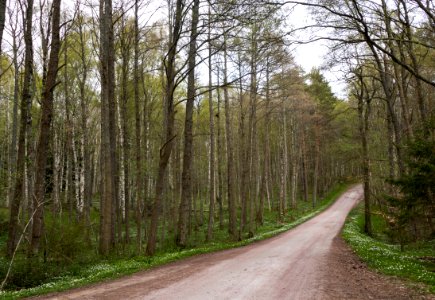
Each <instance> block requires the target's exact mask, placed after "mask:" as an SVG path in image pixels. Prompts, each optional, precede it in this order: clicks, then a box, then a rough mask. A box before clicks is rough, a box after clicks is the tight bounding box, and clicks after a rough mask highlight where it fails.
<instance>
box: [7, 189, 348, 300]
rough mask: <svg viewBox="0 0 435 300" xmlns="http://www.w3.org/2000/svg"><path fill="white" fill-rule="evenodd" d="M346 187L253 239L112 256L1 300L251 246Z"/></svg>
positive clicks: (269, 221)
mask: <svg viewBox="0 0 435 300" xmlns="http://www.w3.org/2000/svg"><path fill="white" fill-rule="evenodd" d="M347 188H348V185H347V184H341V185H338V186H337V187H336V188H334V189H333V190H332V191H331V192H330V193H329V194H328V195H327V196H326V197H325V198H324V199H322V200H321V201H320V202H319V203H318V205H317V207H315V208H312V207H311V206H310V204H308V203H300V205H299V207H298V210H297V211H295V212H290V213H289V214H288V215H287V216H286V218H284V222H282V223H277V222H276V217H273V214H269V215H267V218H265V222H264V225H263V226H261V227H258V228H257V231H256V235H255V236H254V237H253V238H250V239H245V240H242V241H239V242H234V241H229V240H228V239H227V238H225V239H221V238H219V237H220V236H223V234H222V232H216V234H215V238H216V240H217V241H215V242H209V243H202V244H199V242H198V244H197V246H196V247H194V248H190V249H185V250H177V249H172V250H170V251H171V252H168V251H166V252H161V253H157V254H156V255H155V256H153V257H146V256H133V257H123V258H121V257H112V258H110V259H107V260H99V261H98V262H94V263H92V264H86V265H80V266H75V267H73V266H71V268H70V269H69V270H68V271H67V272H64V274H63V275H62V276H57V277H55V278H52V280H50V281H49V282H46V283H44V284H41V285H39V286H36V287H32V288H28V289H22V290H19V291H0V298H2V299H16V298H22V297H29V296H35V295H41V294H46V293H50V292H56V291H63V290H67V289H71V288H76V287H80V286H84V285H87V284H91V283H96V282H99V281H102V280H106V279H114V278H118V277H121V276H124V275H129V274H132V273H135V272H138V271H141V270H146V269H149V268H151V267H156V266H159V265H163V264H166V263H169V262H174V261H177V260H180V259H183V258H187V257H190V256H193V255H197V254H203V253H209V252H215V251H219V250H224V249H230V248H236V247H240V246H244V245H248V244H251V243H253V242H256V241H260V240H264V239H267V238H270V237H273V236H275V235H277V234H279V233H282V232H284V231H287V230H289V229H291V228H294V227H295V226H297V225H299V224H301V223H303V222H305V221H307V220H309V219H311V218H312V217H314V216H316V215H317V214H319V213H320V212H322V211H323V210H325V209H326V208H327V207H329V206H330V205H331V204H332V203H333V202H334V201H335V200H336V199H337V198H338V197H339V195H340V194H342V193H343V192H344V191H345V190H346V189H347ZM290 220H292V221H290ZM199 240H200V239H199V238H198V241H199ZM202 241H203V239H202Z"/></svg>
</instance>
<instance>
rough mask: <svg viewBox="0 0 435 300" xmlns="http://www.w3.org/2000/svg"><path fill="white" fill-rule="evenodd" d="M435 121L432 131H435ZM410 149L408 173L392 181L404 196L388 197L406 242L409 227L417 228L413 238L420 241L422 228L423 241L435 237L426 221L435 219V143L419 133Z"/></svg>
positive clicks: (407, 161)
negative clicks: (417, 233) (417, 232)
mask: <svg viewBox="0 0 435 300" xmlns="http://www.w3.org/2000/svg"><path fill="white" fill-rule="evenodd" d="M434 121H435V119H434ZM434 121H432V124H431V127H430V129H434V128H435V122H434ZM406 150H407V160H406V166H407V170H408V172H407V173H406V174H405V175H403V176H402V177H401V178H399V179H397V180H393V181H391V182H392V183H393V184H394V185H395V186H397V187H398V188H399V189H400V196H398V197H387V198H388V200H389V202H390V204H391V205H392V207H393V208H394V209H393V210H392V214H393V216H394V217H395V218H396V219H397V223H398V224H397V226H396V227H395V229H396V230H398V231H399V234H401V235H402V237H401V238H402V240H403V239H405V238H406V237H405V236H403V235H405V234H406V231H407V228H408V231H409V227H410V226H413V227H414V229H413V231H414V233H413V234H412V237H413V238H414V239H416V238H417V236H416V234H415V231H416V229H417V226H418V225H419V226H418V227H419V228H418V231H419V236H418V237H419V238H423V239H430V238H434V237H435V231H434V230H433V228H428V222H427V221H426V220H429V218H432V219H433V217H434V213H435V212H434V204H435V196H434V195H435V140H434V139H433V138H427V137H425V136H424V135H423V134H419V135H417V136H416V138H415V139H414V140H413V141H411V142H409V143H408V145H407V148H406ZM432 226H433V225H432ZM407 240H409V238H408V239H407Z"/></svg>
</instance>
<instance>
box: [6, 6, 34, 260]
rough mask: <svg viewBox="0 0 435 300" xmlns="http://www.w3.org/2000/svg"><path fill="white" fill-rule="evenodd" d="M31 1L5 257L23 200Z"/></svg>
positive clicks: (13, 240)
mask: <svg viewBox="0 0 435 300" xmlns="http://www.w3.org/2000/svg"><path fill="white" fill-rule="evenodd" d="M32 18H33V0H27V9H26V20H25V30H24V42H25V54H24V55H25V56H24V79H23V91H22V94H21V103H20V111H21V119H20V123H21V126H20V131H19V137H18V151H17V168H16V176H15V183H14V186H15V188H14V191H13V194H12V198H11V201H10V216H9V228H8V242H7V255H8V256H9V257H11V256H12V254H13V252H14V250H15V246H16V239H17V230H18V214H19V211H20V205H21V201H22V199H23V189H24V181H25V177H26V176H25V166H26V134H27V125H28V117H29V111H28V108H29V107H30V106H31V104H30V103H31V102H32V94H31V81H32V78H33V42H32V26H33V21H32Z"/></svg>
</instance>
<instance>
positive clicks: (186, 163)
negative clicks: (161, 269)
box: [176, 0, 199, 247]
mask: <svg viewBox="0 0 435 300" xmlns="http://www.w3.org/2000/svg"><path fill="white" fill-rule="evenodd" d="M198 15H199V0H195V1H194V3H193V8H192V27H191V32H190V45H189V47H190V49H189V57H188V60H189V62H188V68H189V71H188V72H189V74H188V79H187V101H186V118H185V122H184V151H183V171H182V174H181V201H180V208H179V216H178V232H177V241H176V242H177V244H178V245H179V246H181V247H185V246H186V244H187V234H188V230H187V229H188V228H187V225H188V217H189V206H190V205H189V200H190V198H191V197H192V144H193V134H192V128H193V105H194V102H195V64H196V38H197V36H198V34H197V26H198V18H199V16H198Z"/></svg>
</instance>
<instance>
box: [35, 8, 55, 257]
mask: <svg viewBox="0 0 435 300" xmlns="http://www.w3.org/2000/svg"><path fill="white" fill-rule="evenodd" d="M60 2H61V0H53V4H52V18H53V20H52V22H53V23H52V31H51V33H52V36H51V51H50V59H49V62H48V70H47V79H46V81H45V84H44V86H43V93H42V99H41V102H42V103H41V122H40V133H39V141H38V148H37V152H36V169H35V177H36V178H35V188H34V196H33V209H34V210H35V214H34V218H33V227H32V240H31V243H30V247H29V255H35V254H37V253H38V251H39V245H40V238H41V235H42V230H43V226H44V202H45V174H46V165H47V154H48V146H49V145H48V144H49V141H50V140H51V137H50V136H51V121H52V117H53V93H54V89H55V87H56V84H57V83H56V77H57V71H58V65H59V51H60V44H61V43H60V33H59V31H60Z"/></svg>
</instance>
